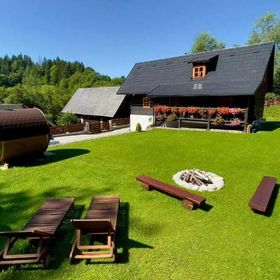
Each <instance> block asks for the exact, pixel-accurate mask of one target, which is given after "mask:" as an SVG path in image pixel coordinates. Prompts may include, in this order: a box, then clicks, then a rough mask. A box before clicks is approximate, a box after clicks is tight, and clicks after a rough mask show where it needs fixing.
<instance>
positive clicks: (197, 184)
mask: <svg viewBox="0 0 280 280" xmlns="http://www.w3.org/2000/svg"><path fill="white" fill-rule="evenodd" d="M173 181H174V182H175V183H176V184H177V185H179V186H181V187H184V188H187V189H189V190H193V191H199V192H203V191H208V192H214V191H218V190H220V189H221V188H223V187H224V179H223V178H222V177H220V176H218V175H217V174H215V173H212V172H206V171H202V170H199V169H186V170H182V171H179V172H177V173H176V174H175V175H174V176H173Z"/></svg>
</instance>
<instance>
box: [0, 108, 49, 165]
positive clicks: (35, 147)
mask: <svg viewBox="0 0 280 280" xmlns="http://www.w3.org/2000/svg"><path fill="white" fill-rule="evenodd" d="M49 140H50V137H49V126H48V123H47V120H46V118H45V116H44V114H43V112H42V111H41V110H39V109H37V108H31V109H14V110H0V162H2V163H4V162H9V161H10V160H14V159H24V158H27V157H28V156H31V155H38V154H42V153H43V152H44V151H45V150H46V149H47V147H48V144H49Z"/></svg>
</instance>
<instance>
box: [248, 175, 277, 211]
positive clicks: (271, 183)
mask: <svg viewBox="0 0 280 280" xmlns="http://www.w3.org/2000/svg"><path fill="white" fill-rule="evenodd" d="M275 185H276V178H274V177H267V176H265V177H263V178H262V181H261V183H260V184H259V186H258V188H257V190H256V192H255V193H254V195H253V197H252V198H251V200H250V201H249V207H250V208H251V209H252V210H257V211H259V212H263V213H265V212H266V210H267V207H268V204H269V201H270V199H271V196H272V193H273V190H274V188H275Z"/></svg>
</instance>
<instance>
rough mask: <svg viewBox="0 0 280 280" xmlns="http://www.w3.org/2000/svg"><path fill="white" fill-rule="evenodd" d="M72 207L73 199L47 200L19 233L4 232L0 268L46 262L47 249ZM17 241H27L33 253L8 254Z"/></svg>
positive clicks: (0, 234)
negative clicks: (33, 248) (5, 239)
mask: <svg viewBox="0 0 280 280" xmlns="http://www.w3.org/2000/svg"><path fill="white" fill-rule="evenodd" d="M73 206H74V198H65V199H56V198H55V199H48V200H47V201H46V202H45V203H44V204H43V206H42V207H41V208H40V209H39V210H38V211H37V213H35V215H34V216H33V217H32V218H31V220H30V221H29V222H28V223H27V224H26V225H25V227H24V228H23V229H22V230H21V231H4V232H0V236H4V237H7V238H8V240H7V242H6V244H5V247H4V250H3V251H2V252H0V266H10V265H16V264H31V263H42V264H43V265H44V266H46V265H47V262H48V256H49V253H48V249H49V247H50V242H51V241H52V240H53V238H54V237H55V235H56V233H57V231H58V228H59V226H60V225H61V223H62V221H63V219H64V218H65V216H66V214H67V213H68V211H69V210H70V209H71V208H72V207H73ZM18 239H27V240H29V241H30V244H32V246H34V247H35V252H33V253H24V254H9V251H10V250H11V249H12V248H13V246H14V244H15V243H16V241H17V240H18Z"/></svg>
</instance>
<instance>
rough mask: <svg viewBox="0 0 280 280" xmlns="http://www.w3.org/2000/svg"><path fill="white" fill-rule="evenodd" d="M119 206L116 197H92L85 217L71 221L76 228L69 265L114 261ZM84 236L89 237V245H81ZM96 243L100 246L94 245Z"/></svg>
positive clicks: (118, 199)
mask: <svg viewBox="0 0 280 280" xmlns="http://www.w3.org/2000/svg"><path fill="white" fill-rule="evenodd" d="M119 205H120V198H119V197H118V196H109V195H106V196H101V195H98V196H94V197H93V199H92V201H91V204H90V207H89V210H88V213H87V215H86V217H85V218H84V219H76V220H72V223H73V225H74V226H75V228H76V240H75V242H74V244H73V246H72V250H71V253H70V257H69V258H70V261H71V263H73V262H74V261H75V260H82V259H103V258H111V259H112V260H113V261H115V260H116V246H115V237H116V231H117V219H118V211H119ZM85 235H89V236H90V237H91V240H90V244H89V245H85V244H84V245H83V244H82V240H81V239H82V236H85ZM97 241H100V242H101V244H100V243H98V244H96V242H97ZM104 243H105V244H104Z"/></svg>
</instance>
